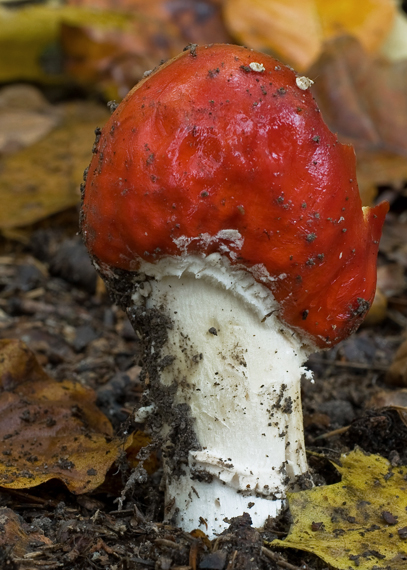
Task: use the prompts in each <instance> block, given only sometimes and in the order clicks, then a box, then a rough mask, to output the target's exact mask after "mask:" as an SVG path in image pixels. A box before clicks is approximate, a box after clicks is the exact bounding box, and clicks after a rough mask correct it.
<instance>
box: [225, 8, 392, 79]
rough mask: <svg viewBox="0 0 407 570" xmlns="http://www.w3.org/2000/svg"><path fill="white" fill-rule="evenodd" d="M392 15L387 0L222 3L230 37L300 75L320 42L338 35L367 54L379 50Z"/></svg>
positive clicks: (319, 46)
mask: <svg viewBox="0 0 407 570" xmlns="http://www.w3.org/2000/svg"><path fill="white" fill-rule="evenodd" d="M395 13H396V6H395V4H394V3H393V2H392V1H391V0H376V1H374V0H359V1H358V2H343V0H330V1H329V2H327V1H326V0H302V1H301V2H299V1H298V0H226V2H225V19H226V24H227V26H228V29H229V31H230V32H231V34H232V35H233V36H234V37H235V38H236V39H237V40H238V41H239V43H242V44H244V45H247V46H248V47H251V48H255V49H258V50H260V51H271V52H273V53H275V54H276V55H277V56H278V57H279V58H281V59H282V60H283V62H285V63H289V64H290V65H292V66H293V67H295V68H296V69H298V70H299V71H304V70H305V69H307V68H308V67H309V66H310V65H312V63H313V62H314V61H315V60H316V58H317V57H318V55H319V54H320V52H321V50H322V46H323V43H324V41H326V40H327V39H329V38H332V37H337V36H339V35H343V34H352V35H353V36H355V37H357V38H358V39H359V41H360V42H361V43H362V45H363V46H364V47H365V49H367V50H368V51H375V50H377V49H378V48H379V46H380V45H381V43H382V42H383V40H384V38H385V37H386V35H387V34H388V32H389V31H390V29H391V27H392V23H393V19H394V16H395Z"/></svg>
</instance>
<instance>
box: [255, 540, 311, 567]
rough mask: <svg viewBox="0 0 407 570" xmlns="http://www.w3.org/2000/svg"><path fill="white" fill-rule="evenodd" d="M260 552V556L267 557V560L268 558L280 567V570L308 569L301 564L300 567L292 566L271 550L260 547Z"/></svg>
mask: <svg viewBox="0 0 407 570" xmlns="http://www.w3.org/2000/svg"><path fill="white" fill-rule="evenodd" d="M261 551H262V554H264V555H265V556H267V558H269V559H270V560H272V561H273V562H276V564H278V565H279V566H281V568H286V570H307V568H308V566H306V565H305V564H302V565H301V566H293V565H292V564H290V563H289V562H287V561H286V560H284V558H283V557H282V556H281V555H280V554H278V553H277V552H273V551H272V550H269V549H268V548H266V547H265V546H262V547H261Z"/></svg>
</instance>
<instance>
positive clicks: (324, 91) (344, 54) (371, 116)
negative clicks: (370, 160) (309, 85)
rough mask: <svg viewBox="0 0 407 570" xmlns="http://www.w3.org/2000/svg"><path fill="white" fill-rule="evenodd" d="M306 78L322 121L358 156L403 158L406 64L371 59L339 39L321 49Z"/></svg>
mask: <svg viewBox="0 0 407 570" xmlns="http://www.w3.org/2000/svg"><path fill="white" fill-rule="evenodd" d="M308 74H309V76H310V77H311V78H315V84H314V86H313V92H314V94H315V96H316V98H317V101H318V105H319V107H320V109H321V111H322V113H323V116H324V119H325V121H326V122H327V124H328V125H329V127H330V129H331V130H333V131H334V132H338V135H339V136H340V137H341V138H342V140H346V141H348V142H351V143H353V144H354V145H355V147H356V150H357V151H358V150H359V149H365V150H369V151H382V152H383V151H387V152H391V153H396V154H400V155H403V156H404V157H406V156H407V61H400V62H395V63H391V62H388V61H385V60H383V59H377V58H376V59H375V58H372V57H371V56H370V55H367V54H366V52H365V51H364V49H363V48H362V46H361V44H360V43H359V42H358V41H357V40H356V39H355V38H352V37H350V36H344V37H341V38H338V39H336V40H333V41H331V42H328V43H327V44H325V49H324V52H323V54H322V55H321V57H320V58H319V60H318V61H317V62H316V63H315V65H314V66H313V67H312V68H311V69H310V70H309V71H308ZM404 162H406V161H404ZM405 169H406V166H405V165H404V170H403V174H405Z"/></svg>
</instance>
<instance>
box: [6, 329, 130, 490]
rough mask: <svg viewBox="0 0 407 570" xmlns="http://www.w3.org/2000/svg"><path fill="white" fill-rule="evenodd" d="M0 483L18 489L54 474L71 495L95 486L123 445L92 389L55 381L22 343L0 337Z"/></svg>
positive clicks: (101, 480) (100, 480)
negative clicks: (114, 434) (96, 402)
mask: <svg viewBox="0 0 407 570" xmlns="http://www.w3.org/2000/svg"><path fill="white" fill-rule="evenodd" d="M0 387H1V392H0V441H1V445H0V450H1V453H0V486H2V487H6V488H12V489H23V488H29V487H34V486H37V485H39V484H41V483H44V482H46V481H49V480H50V479H54V478H57V479H59V480H61V481H62V482H63V483H65V485H66V486H67V487H68V489H69V490H70V491H71V492H73V493H76V494H80V493H86V492H89V491H92V490H93V489H96V488H97V487H98V486H99V485H100V484H101V483H103V481H104V479H105V475H106V472H107V471H108V470H109V468H110V467H111V466H112V464H113V463H114V461H115V460H116V459H117V458H118V457H119V455H120V453H121V452H122V450H123V449H125V448H126V447H128V446H129V445H130V444H131V438H129V439H128V440H127V441H126V442H125V443H124V442H122V441H120V440H118V439H116V438H114V437H113V433H112V427H111V424H110V422H109V420H108V419H107V418H106V417H105V416H104V415H103V414H102V412H100V411H99V409H98V408H97V406H96V404H95V399H96V396H95V393H94V392H93V390H90V389H89V388H85V387H84V386H82V385H80V384H79V383H77V382H70V381H68V380H65V381H63V382H56V381H55V380H53V379H52V378H50V377H49V376H48V375H47V374H46V373H45V372H44V370H43V369H42V368H41V366H40V365H39V364H38V362H37V360H36V358H35V356H34V354H33V353H32V352H31V351H30V350H29V349H28V348H27V346H26V345H25V344H24V343H22V342H20V341H15V340H2V341H0Z"/></svg>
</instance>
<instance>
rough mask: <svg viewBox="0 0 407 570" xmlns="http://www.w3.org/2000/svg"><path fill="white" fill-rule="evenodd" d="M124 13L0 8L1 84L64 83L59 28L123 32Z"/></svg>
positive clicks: (52, 7) (38, 7)
mask: <svg viewBox="0 0 407 570" xmlns="http://www.w3.org/2000/svg"><path fill="white" fill-rule="evenodd" d="M130 20H131V18H130V17H129V16H127V15H126V14H119V13H116V12H107V11H101V10H92V9H81V8H76V7H75V6H29V7H26V8H20V9H18V10H16V9H13V10H9V9H6V8H0V53H2V54H7V57H2V58H1V62H0V82H2V83H5V82H12V81H21V80H25V81H37V82H44V83H48V84H53V83H64V82H65V83H66V82H67V81H68V78H67V77H64V73H63V57H62V53H61V46H60V28H61V25H62V24H63V23H65V24H70V25H85V24H86V23H88V24H91V25H92V26H93V27H94V28H95V29H96V30H99V31H102V30H104V29H107V28H110V29H117V30H118V31H119V30H124V29H126V28H127V27H128V23H129V22H130Z"/></svg>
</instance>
